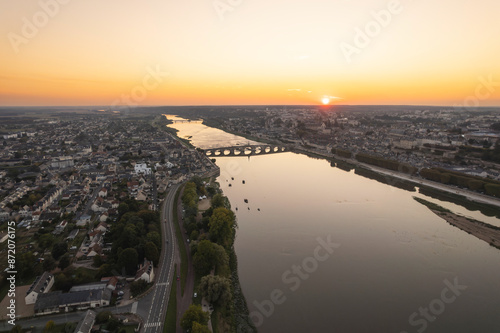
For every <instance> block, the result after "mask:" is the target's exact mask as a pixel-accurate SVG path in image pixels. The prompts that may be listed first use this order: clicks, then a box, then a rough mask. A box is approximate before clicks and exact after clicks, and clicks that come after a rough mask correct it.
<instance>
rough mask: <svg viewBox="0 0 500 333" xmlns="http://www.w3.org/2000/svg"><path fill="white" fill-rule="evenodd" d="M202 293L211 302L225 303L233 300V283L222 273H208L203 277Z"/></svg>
mask: <svg viewBox="0 0 500 333" xmlns="http://www.w3.org/2000/svg"><path fill="white" fill-rule="evenodd" d="M199 288H200V293H201V295H202V296H203V297H204V298H205V299H206V300H207V301H208V302H210V303H214V304H219V305H221V304H224V303H227V302H229V301H230V300H231V283H230V281H229V279H227V278H225V277H222V276H220V275H206V276H204V277H202V278H201V282H200V287H199Z"/></svg>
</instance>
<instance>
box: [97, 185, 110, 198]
mask: <svg viewBox="0 0 500 333" xmlns="http://www.w3.org/2000/svg"><path fill="white" fill-rule="evenodd" d="M98 195H99V196H100V197H101V198H106V197H107V196H108V189H107V188H105V187H103V188H102V189H101V190H100V191H99V193H98Z"/></svg>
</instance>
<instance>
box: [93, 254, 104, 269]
mask: <svg viewBox="0 0 500 333" xmlns="http://www.w3.org/2000/svg"><path fill="white" fill-rule="evenodd" d="M102 264H103V261H102V258H101V256H100V255H96V256H95V257H94V260H93V263H92V266H94V267H101V266H102Z"/></svg>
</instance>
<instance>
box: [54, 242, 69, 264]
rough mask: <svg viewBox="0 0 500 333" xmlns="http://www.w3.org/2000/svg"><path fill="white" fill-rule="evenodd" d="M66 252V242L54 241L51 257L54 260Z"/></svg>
mask: <svg viewBox="0 0 500 333" xmlns="http://www.w3.org/2000/svg"><path fill="white" fill-rule="evenodd" d="M66 252H68V244H67V243H66V242H60V243H56V244H54V246H53V247H52V257H54V259H55V260H58V259H59V258H60V257H61V256H62V255H63V254H65V253H66Z"/></svg>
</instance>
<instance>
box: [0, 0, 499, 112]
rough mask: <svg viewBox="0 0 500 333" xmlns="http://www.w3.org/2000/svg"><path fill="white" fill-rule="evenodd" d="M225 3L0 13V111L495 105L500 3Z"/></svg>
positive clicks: (51, 4)
mask: <svg viewBox="0 0 500 333" xmlns="http://www.w3.org/2000/svg"><path fill="white" fill-rule="evenodd" d="M230 3H233V4H234V3H238V1H234V0H233V1H229V0H206V1H201V2H200V1H195V0H183V1H176V2H173V1H171V2H167V1H164V0H144V1H140V2H139V1H134V2H132V1H130V2H126V1H118V0H107V1H102V0H101V1H98V0H85V1H84V0H38V1H32V0H22V1H2V2H1V8H0V22H1V23H0V29H1V31H0V34H1V35H2V36H4V37H3V38H1V39H0V56H1V59H2V61H0V106H11V105H116V104H131V105H208V104H232V105H234V104H317V103H320V101H321V99H322V97H323V96H331V97H332V98H333V97H338V98H337V99H333V100H334V101H335V102H336V103H340V104H427V105H455V104H461V103H464V101H466V100H467V101H469V103H472V102H474V103H476V102H477V103H478V105H481V106H491V105H500V62H499V61H498V55H499V54H500V43H499V42H498V36H500V20H498V14H499V13H500V2H498V1H497V0H480V1H477V2H474V3H472V2H469V1H462V0H459V1H457V0H440V1H439V2H435V1H434V2H433V1H429V0H419V1H411V0H400V1H398V0H389V1H380V0H358V1H352V0H286V1H285V0H272V1H269V0H267V1H264V0H251V1H249V0H241V1H240V3H239V4H238V5H231V4H230ZM377 13H378V14H377ZM359 31H364V32H363V34H366V36H363V35H361V34H360V33H359ZM167 73H168V75H167ZM484 82H489V83H486V84H485V83H484ZM496 82H499V83H498V84H497V83H496Z"/></svg>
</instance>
